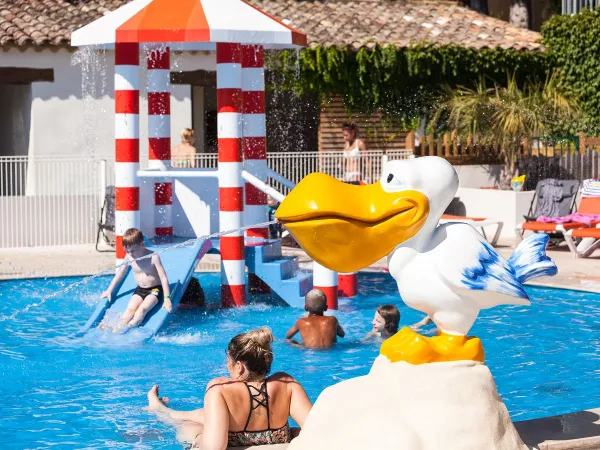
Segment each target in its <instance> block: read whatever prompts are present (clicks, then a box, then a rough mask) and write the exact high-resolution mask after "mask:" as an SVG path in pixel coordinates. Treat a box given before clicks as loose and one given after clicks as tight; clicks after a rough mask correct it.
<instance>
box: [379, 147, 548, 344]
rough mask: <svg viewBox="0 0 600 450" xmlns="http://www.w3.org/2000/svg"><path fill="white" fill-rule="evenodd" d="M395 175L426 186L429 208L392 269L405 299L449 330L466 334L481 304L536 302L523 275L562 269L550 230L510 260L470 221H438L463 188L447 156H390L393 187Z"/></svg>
mask: <svg viewBox="0 0 600 450" xmlns="http://www.w3.org/2000/svg"><path fill="white" fill-rule="evenodd" d="M388 179H390V182H389V183H387V180H388ZM395 179H397V180H398V184H399V185H401V186H402V188H403V189H413V190H417V191H419V192H422V193H423V194H425V195H426V196H427V198H428V199H429V202H430V212H429V217H428V218H427V222H426V223H425V225H424V226H423V228H422V229H421V231H420V232H419V233H418V234H417V235H415V236H414V237H413V238H412V239H410V240H408V241H406V242H404V243H402V244H400V245H398V246H397V247H396V249H395V250H394V251H393V252H392V253H391V254H390V255H389V256H388V267H389V271H390V275H392V277H394V279H395V280H396V282H397V284H398V291H399V292H400V296H401V297H402V300H403V301H404V302H405V303H406V304H407V305H408V306H410V307H411V308H414V309H416V310H419V311H422V312H424V313H425V314H427V315H428V316H429V317H431V319H432V320H433V322H434V323H435V324H436V325H437V326H438V328H439V329H440V330H441V331H442V332H444V333H447V334H454V335H466V334H467V333H468V331H469V329H470V328H471V326H472V325H473V323H474V322H475V319H476V318H477V315H478V314H479V310H481V309H485V308H491V307H493V306H496V305H502V304H518V305H529V304H530V302H529V299H528V297H527V294H526V293H525V291H524V290H523V286H522V282H524V281H525V280H527V279H530V278H533V277H536V276H541V275H553V274H554V273H556V266H555V265H554V263H552V261H550V259H549V258H547V257H546V256H545V254H544V250H545V246H546V242H547V240H548V237H547V236H546V235H532V236H530V237H529V238H528V239H526V240H525V241H523V243H522V244H521V246H519V248H518V249H517V250H516V251H515V253H514V254H513V256H512V257H511V258H510V260H509V261H506V260H505V259H504V258H502V256H500V254H498V252H497V251H496V250H495V249H494V248H493V247H492V246H491V245H490V244H488V243H487V241H485V240H484V239H483V237H482V236H481V235H480V234H479V233H478V232H477V231H476V230H475V228H473V227H472V226H471V225H468V224H462V223H447V224H444V225H439V226H438V223H439V220H440V218H441V217H442V214H443V212H444V210H445V209H446V207H447V206H448V204H449V203H450V201H452V199H453V198H454V194H455V193H456V190H457V188H458V176H457V175H456V171H455V170H454V168H453V167H452V166H451V165H450V164H449V163H448V162H446V161H445V160H443V159H441V158H435V157H425V158H419V159H417V160H409V161H393V162H390V163H388V164H387V165H386V167H385V170H384V175H383V176H382V180H381V182H382V184H383V185H384V189H385V190H393V189H394V185H393V182H394V180H395ZM386 183H387V184H388V187H387V189H386V186H385V184H386Z"/></svg>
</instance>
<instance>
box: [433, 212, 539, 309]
mask: <svg viewBox="0 0 600 450" xmlns="http://www.w3.org/2000/svg"><path fill="white" fill-rule="evenodd" d="M436 237H438V239H439V241H438V242H439V244H438V248H439V249H440V250H442V251H441V254H442V255H444V256H447V257H446V258H435V264H436V268H437V271H438V273H439V274H440V275H442V277H443V278H444V279H445V280H446V282H447V283H449V284H450V285H452V286H453V287H455V288H458V289H465V290H471V291H487V292H490V293H492V292H494V293H497V294H502V295H507V296H510V297H516V298H519V299H524V300H526V301H516V302H511V303H520V304H529V301H528V300H529V298H528V296H527V294H526V293H525V290H524V289H523V286H522V284H521V283H520V282H519V280H518V278H517V275H516V273H515V270H514V268H513V267H512V266H511V265H510V264H509V263H508V261H506V260H505V259H504V258H503V257H502V256H500V254H499V253H498V252H497V251H496V250H495V249H494V248H493V247H492V246H491V245H490V244H489V243H488V242H487V241H485V240H484V239H483V238H482V236H481V235H480V234H479V233H478V232H477V231H476V230H475V228H473V227H472V226H471V225H467V224H459V223H450V224H445V225H441V226H440V227H438V228H437V230H436ZM491 300H492V299H491V298H490V299H488V301H486V303H488V302H489V301H491ZM495 302H496V303H497V304H498V303H507V302H506V301H502V302H498V301H497V300H495Z"/></svg>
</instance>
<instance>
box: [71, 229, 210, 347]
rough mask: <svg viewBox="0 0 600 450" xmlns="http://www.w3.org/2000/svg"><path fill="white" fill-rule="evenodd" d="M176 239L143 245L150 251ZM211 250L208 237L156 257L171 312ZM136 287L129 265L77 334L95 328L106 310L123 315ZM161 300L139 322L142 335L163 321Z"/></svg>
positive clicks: (165, 311) (166, 245)
mask: <svg viewBox="0 0 600 450" xmlns="http://www.w3.org/2000/svg"><path fill="white" fill-rule="evenodd" d="M175 243H177V242H170V243H169V244H160V243H155V242H154V241H150V243H149V245H147V248H149V249H150V250H153V251H160V250H163V249H165V248H166V247H169V246H172V245H174V244H175ZM211 249H212V244H211V242H210V241H209V240H206V241H198V242H195V243H193V244H189V245H185V246H182V247H179V248H175V249H172V250H168V251H166V252H164V253H161V255H160V259H161V261H162V263H163V266H164V268H165V270H166V272H167V278H168V279H169V284H170V287H171V302H172V303H173V313H175V311H176V310H177V306H178V305H179V301H180V300H181V297H182V296H183V294H184V292H185V290H186V288H187V286H188V283H189V281H190V278H191V277H192V274H193V273H194V270H195V269H196V267H197V265H198V263H199V262H200V260H201V259H202V257H203V256H204V255H205V254H206V253H207V252H208V251H209V250H211ZM135 288H136V282H135V279H134V277H133V272H132V271H131V268H128V269H127V274H126V275H125V277H124V278H123V280H122V281H121V283H120V284H119V285H117V286H116V287H115V291H114V293H113V295H114V300H113V302H112V303H109V302H108V300H106V299H102V300H101V301H100V303H99V304H98V306H97V307H96V310H95V311H94V313H93V314H92V317H90V319H89V320H88V321H87V323H86V324H85V325H84V326H83V327H82V328H81V330H80V334H85V333H87V331H88V330H90V329H91V328H95V327H97V326H98V324H99V323H100V322H101V321H102V319H103V318H104V317H105V316H106V314H107V313H108V312H109V311H110V312H111V313H115V314H119V315H121V314H123V312H124V311H125V309H126V308H127V304H128V303H129V299H130V298H131V296H132V295H133V291H134V290H135ZM162 304H163V302H162V300H161V301H160V302H159V303H158V304H157V305H156V306H155V307H154V308H153V309H152V311H150V312H149V313H148V314H147V315H146V317H145V319H144V321H143V322H142V324H141V325H140V327H139V328H140V329H142V330H144V334H148V335H150V336H151V335H153V334H155V333H156V332H157V331H158V330H160V328H161V327H162V326H163V325H164V324H165V323H166V322H167V320H168V318H169V316H170V315H171V314H169V313H168V312H167V310H166V309H164V308H163V307H162Z"/></svg>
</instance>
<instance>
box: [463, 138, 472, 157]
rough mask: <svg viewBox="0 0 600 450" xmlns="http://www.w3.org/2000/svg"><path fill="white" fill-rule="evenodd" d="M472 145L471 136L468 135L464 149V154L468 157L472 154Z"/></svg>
mask: <svg viewBox="0 0 600 450" xmlns="http://www.w3.org/2000/svg"><path fill="white" fill-rule="evenodd" d="M472 145H473V135H472V134H469V135H468V136H467V147H466V150H467V151H466V152H464V153H466V154H467V155H470V154H471V153H473V152H472V151H471V150H473V148H472V147H471V146H472Z"/></svg>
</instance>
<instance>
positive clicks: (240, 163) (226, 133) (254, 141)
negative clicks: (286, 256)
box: [71, 0, 307, 306]
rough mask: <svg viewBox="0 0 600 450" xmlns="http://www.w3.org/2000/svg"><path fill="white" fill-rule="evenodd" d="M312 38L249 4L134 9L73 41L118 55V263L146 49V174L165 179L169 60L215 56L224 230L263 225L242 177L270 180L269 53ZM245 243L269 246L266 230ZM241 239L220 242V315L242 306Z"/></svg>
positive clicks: (174, 3) (160, 189) (262, 200)
mask: <svg viewBox="0 0 600 450" xmlns="http://www.w3.org/2000/svg"><path fill="white" fill-rule="evenodd" d="M306 44H307V40H306V35H305V34H303V33H300V32H298V31H296V30H294V29H293V28H291V27H289V26H288V25H286V24H284V23H283V22H282V21H280V20H278V19H276V18H274V17H272V16H270V15H268V14H266V13H265V12H263V11H261V10H260V9H258V8H256V7H254V6H252V5H251V4H249V3H247V2H245V1H243V0H134V1H132V2H131V3H128V4H126V5H124V6H122V7H121V8H119V9H117V10H115V11H113V12H111V13H109V14H107V15H106V16H104V17H102V18H100V19H98V20H96V21H95V22H92V23H90V24H89V25H86V26H84V27H83V28H80V29H79V30H77V31H75V32H74V33H73V34H72V39H71V45H73V46H76V47H92V48H97V49H108V50H112V49H114V51H115V79H114V80H115V191H116V236H117V238H116V241H117V249H116V251H117V255H116V256H117V262H121V261H122V260H123V258H124V257H125V251H124V249H123V245H122V236H123V233H124V232H125V230H127V229H128V228H133V227H135V228H140V189H139V176H138V171H139V169H140V167H139V165H140V164H139V161H140V145H139V136H140V133H139V127H140V123H139V103H140V102H139V92H140V67H139V65H140V57H139V55H140V48H142V50H144V51H145V52H146V61H145V63H146V64H147V68H148V72H147V74H148V76H147V83H148V86H147V91H148V123H147V127H148V157H149V163H148V165H149V169H154V170H157V171H169V169H170V161H171V149H170V145H171V144H170V142H171V129H170V68H171V62H170V52H171V51H172V50H176V51H202V50H203V51H214V52H216V72H217V124H218V135H217V137H218V161H219V165H218V172H217V174H216V175H217V176H218V180H219V229H220V230H221V231H225V230H232V229H237V228H240V227H243V226H244V225H245V224H257V223H261V222H265V220H266V217H267V214H266V194H264V192H262V191H261V190H259V189H257V188H256V187H255V186H254V185H253V184H250V183H247V182H245V180H244V178H242V170H243V169H244V166H245V167H246V170H247V171H248V172H250V173H251V174H252V175H253V176H254V177H256V178H257V179H258V180H261V181H263V182H264V181H266V177H267V176H266V174H267V166H266V127H265V94H264V86H265V82H264V49H286V48H300V47H303V46H306ZM154 193H155V195H154V205H152V206H153V208H154V226H155V235H156V236H161V237H169V236H172V235H173V225H172V224H173V222H172V218H171V205H172V182H171V181H170V180H169V179H167V180H166V181H165V180H162V181H161V182H158V181H157V182H156V183H155V187H154ZM247 237H258V238H267V237H268V228H267V227H259V228H250V229H249V230H247ZM244 244H245V236H244V233H243V232H241V231H240V232H237V233H233V234H228V235H227V236H222V237H221V240H220V251H221V261H222V263H221V284H222V291H221V293H222V304H223V305H224V306H233V305H242V304H245V302H246V286H245V284H246V283H245V258H244Z"/></svg>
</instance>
